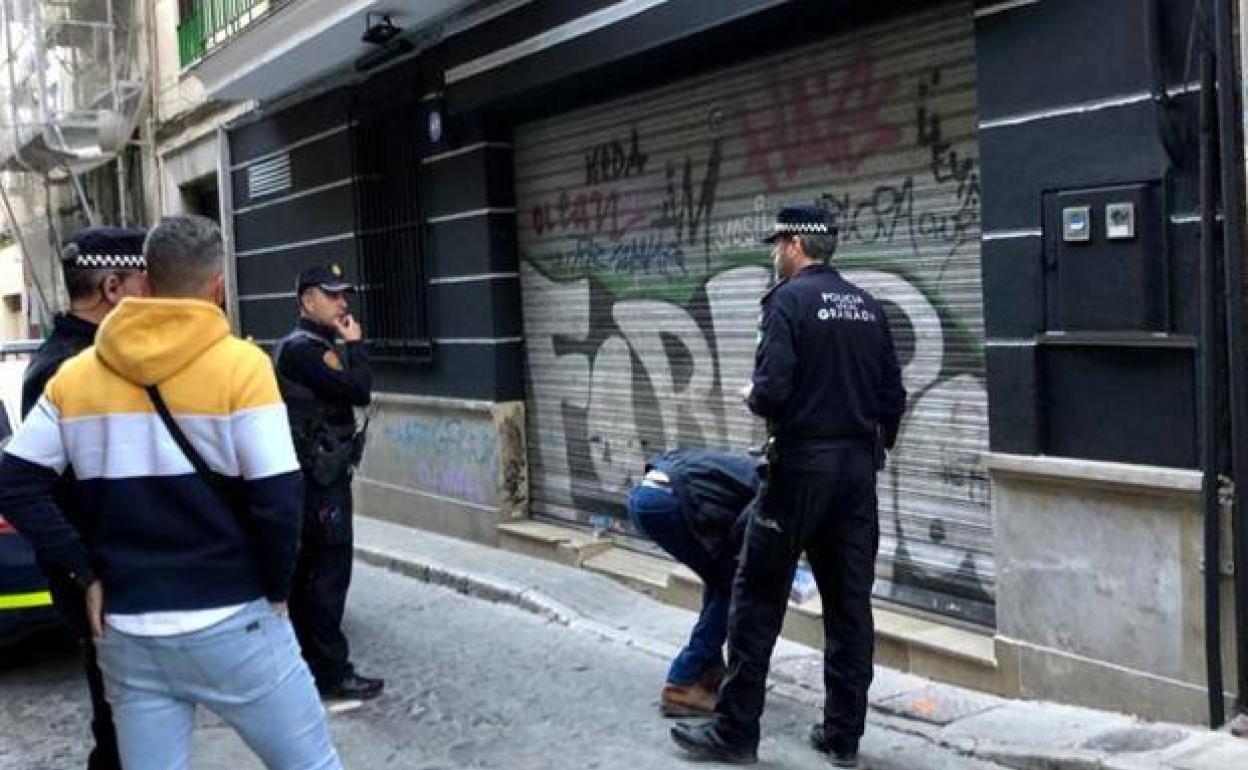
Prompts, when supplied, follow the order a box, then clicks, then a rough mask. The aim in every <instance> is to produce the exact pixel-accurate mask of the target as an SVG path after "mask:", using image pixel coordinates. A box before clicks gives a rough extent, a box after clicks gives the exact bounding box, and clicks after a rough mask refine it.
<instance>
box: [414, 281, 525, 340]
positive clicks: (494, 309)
mask: <svg viewBox="0 0 1248 770" xmlns="http://www.w3.org/2000/svg"><path fill="white" fill-rule="evenodd" d="M429 302H430V307H431V309H432V311H433V318H434V334H435V336H437V337H519V336H520V334H521V333H522V330H521V328H520V279H519V277H518V276H517V277H516V278H507V279H497V280H489V281H472V282H469V283H444V284H433V285H431V286H430V287H429Z"/></svg>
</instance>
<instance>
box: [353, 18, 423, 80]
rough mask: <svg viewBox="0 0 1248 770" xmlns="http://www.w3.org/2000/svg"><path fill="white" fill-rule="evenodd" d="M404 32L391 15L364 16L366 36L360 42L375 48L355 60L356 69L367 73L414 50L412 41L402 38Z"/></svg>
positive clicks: (362, 36)
mask: <svg viewBox="0 0 1248 770" xmlns="http://www.w3.org/2000/svg"><path fill="white" fill-rule="evenodd" d="M402 32H403V28H402V27H400V26H398V25H397V24H395V23H394V22H393V21H392V20H391V19H390V15H389V14H386V13H366V14H364V34H363V35H361V36H360V42H362V43H368V44H369V45H372V46H375V48H373V49H372V50H370V51H369V52H368V53H366V54H364V55H363V56H361V57H360V58H358V59H356V60H355V69H356V70H357V71H359V72H365V71H367V70H371V69H374V68H376V67H380V66H381V65H383V64H385V63H386V62H388V61H390V60H392V59H396V58H398V57H400V56H402V55H403V54H405V53H408V52H409V51H411V50H413V48H414V46H413V45H412V43H411V41H410V40H408V39H406V38H404V37H401V35H400V33H402Z"/></svg>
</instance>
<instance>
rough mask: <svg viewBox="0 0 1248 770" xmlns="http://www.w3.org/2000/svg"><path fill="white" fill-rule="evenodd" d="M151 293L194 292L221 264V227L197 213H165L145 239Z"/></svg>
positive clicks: (180, 293)
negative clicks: (168, 215) (167, 214)
mask: <svg viewBox="0 0 1248 770" xmlns="http://www.w3.org/2000/svg"><path fill="white" fill-rule="evenodd" d="M143 256H144V257H145V258H146V259H147V278H148V281H150V282H151V287H152V293H153V294H155V295H157V296H163V297H188V296H194V295H195V294H196V293H197V292H198V291H200V290H201V289H202V288H203V285H204V282H205V281H206V280H208V278H210V277H211V276H212V274H213V273H214V272H216V271H218V270H220V269H221V268H222V263H223V249H222V245H221V228H219V227H218V226H217V223H216V222H213V221H212V220H211V219H209V218H208V217H202V216H199V215H198V214H190V215H179V216H173V217H165V218H164V219H161V220H160V224H158V225H156V226H155V227H153V228H152V231H151V232H150V233H148V235H147V240H146V241H144V242H143Z"/></svg>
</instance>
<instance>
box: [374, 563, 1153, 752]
mask: <svg viewBox="0 0 1248 770" xmlns="http://www.w3.org/2000/svg"><path fill="white" fill-rule="evenodd" d="M355 555H356V557H357V558H358V559H359V560H360V561H362V562H364V563H366V564H369V565H372V566H374V567H380V568H382V569H385V570H388V571H390V572H394V573H397V574H400V575H404V576H406V577H409V578H413V579H415V580H419V581H421V582H423V583H428V584H431V585H436V586H441V587H444V588H449V589H451V590H453V591H456V592H458V593H461V594H463V595H465V596H470V597H473V598H477V599H483V600H486V601H490V602H494V603H497V604H506V605H510V606H512V607H515V608H517V609H520V610H523V611H525V612H529V613H531V614H534V615H537V616H538V617H541V618H544V619H545V620H547V621H549V622H552V623H557V624H559V625H561V626H564V627H566V628H570V629H573V630H577V631H584V632H587V633H590V634H593V635H594V636H597V637H599V638H601V639H604V640H610V641H613V642H617V643H619V644H622V645H625V646H627V647H632V648H634V649H638V650H642V651H643V652H646V653H648V654H650V655H652V656H654V657H657V658H661V659H664V660H667V659H670V658H671V657H672V656H674V655H675V654H676V652H677V651H678V648H677V647H676V646H674V645H670V644H666V643H663V642H658V641H655V640H651V639H646V638H644V637H640V636H637V635H634V634H631V633H628V632H626V631H621V630H620V629H618V628H614V627H612V626H609V625H607V624H604V623H600V622H598V621H595V620H592V619H590V618H588V617H586V616H584V615H583V614H581V613H580V612H578V611H577V610H575V609H573V608H571V607H569V606H567V605H564V604H562V603H560V602H558V601H556V600H555V599H553V598H552V597H550V596H549V595H547V594H546V593H544V592H543V591H541V590H539V589H536V588H532V587H527V586H523V585H519V584H515V583H510V582H507V581H502V580H493V579H490V578H487V577H483V576H481V575H479V574H474V573H472V572H470V571H466V570H457V569H453V568H448V567H443V566H436V565H432V564H426V563H420V562H417V561H414V560H412V559H410V558H405V557H403V556H401V555H397V554H394V553H392V552H387V551H386V550H385V549H380V548H374V547H370V546H365V545H359V544H357V545H356V546H355ZM768 691H769V692H770V693H772V694H774V695H778V696H780V697H783V698H785V699H786V700H790V701H794V702H796V703H799V704H801V705H804V706H808V707H811V708H822V706H823V692H822V691H821V690H819V691H816V690H815V689H814V688H811V687H807V686H805V685H804V684H802V682H801V681H800V680H798V679H797V678H796V677H786V676H780V677H776V676H772V677H770V678H769V686H768ZM1002 705H1004V704H1002ZM994 708H1000V706H996V707H994ZM868 718H869V719H870V722H871V723H872V724H873V725H875V726H876V727H877V728H880V729H884V730H890V731H895V732H904V733H906V734H909V735H913V736H917V737H920V738H922V739H924V740H926V741H928V742H929V743H931V744H932V746H934V747H938V748H940V749H943V750H946V751H950V752H953V753H956V754H958V755H960V756H963V757H967V758H968V759H975V760H978V761H981V762H988V763H992V764H997V765H1000V766H1002V767H1007V768H1012V769H1013V770H1107V768H1111V767H1112V768H1122V770H1132V769H1133V768H1140V770H1145V769H1146V768H1147V769H1149V770H1157V769H1158V768H1164V767H1166V766H1167V765H1166V764H1165V763H1164V762H1162V761H1159V758H1158V756H1157V754H1156V753H1152V752H1144V753H1139V754H1136V755H1135V756H1134V757H1132V758H1130V759H1128V758H1126V757H1123V756H1122V755H1117V754H1107V753H1105V752H1099V751H1088V750H1086V749H1070V748H1065V749H1054V750H1052V751H1048V752H1046V753H1039V752H1036V751H1035V750H1029V749H1028V748H1025V747H1021V746H1014V745H1010V744H1003V743H1000V742H997V741H990V740H968V739H965V738H962V739H953V740H951V739H948V738H945V737H943V736H942V735H941V732H942V728H941V727H939V726H936V725H933V724H929V723H928V722H925V721H923V720H921V719H915V718H911V717H906V716H903V715H898V714H894V713H889V712H886V711H884V710H881V709H879V708H878V707H877V706H876V705H874V704H870V706H869V713H868ZM1132 759H1135V760H1138V761H1135V762H1133V761H1132Z"/></svg>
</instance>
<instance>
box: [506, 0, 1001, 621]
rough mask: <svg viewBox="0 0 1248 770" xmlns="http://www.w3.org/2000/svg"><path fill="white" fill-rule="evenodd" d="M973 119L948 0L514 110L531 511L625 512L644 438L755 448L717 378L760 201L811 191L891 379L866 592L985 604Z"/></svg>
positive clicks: (987, 553) (722, 378)
mask: <svg viewBox="0 0 1248 770" xmlns="http://www.w3.org/2000/svg"><path fill="white" fill-rule="evenodd" d="M974 130H975V83H974V58H973V36H972V22H971V9H970V6H969V5H968V4H958V5H956V6H954V7H953V8H952V9H949V8H943V9H937V11H934V12H926V13H923V14H920V15H917V16H913V17H909V18H907V19H904V20H898V21H894V22H889V23H885V24H883V25H878V26H876V27H872V28H870V29H869V30H858V31H854V32H852V33H850V34H845V35H843V36H840V37H837V38H835V39H833V40H829V41H826V42H822V43H818V44H815V45H812V46H808V47H805V48H802V49H799V50H795V51H792V52H787V53H785V54H781V55H779V56H774V57H771V58H770V59H765V60H760V61H756V62H750V63H747V64H743V65H740V66H737V67H733V68H731V69H730V70H727V71H722V72H718V73H712V74H709V75H706V76H702V77H698V78H695V79H693V80H691V81H688V82H684V83H677V84H673V85H671V86H667V87H663V88H660V89H657V90H656V91H652V92H648V93H644V94H639V95H636V96H630V97H626V98H624V99H620V100H617V101H615V102H613V103H610V104H605V105H598V106H594V107H590V108H586V109H583V110H580V111H578V112H575V113H572V114H569V115H563V116H558V117H555V118H551V119H546V120H542V121H539V122H537V123H533V124H530V125H527V126H523V127H521V128H520V129H519V130H518V131H517V135H516V153H515V154H516V189H517V212H518V219H519V222H518V228H519V239H520V247H521V255H522V265H521V274H522V282H523V283H522V288H523V297H524V314H525V337H526V348H527V352H528V367H527V371H528V383H527V385H528V400H529V404H530V406H529V410H528V414H529V426H528V431H529V434H528V435H529V437H530V446H531V453H532V454H531V458H530V463H531V474H530V476H531V485H532V510H533V512H534V513H535V515H544V516H553V517H559V518H564V519H571V520H575V521H582V522H584V521H588V520H590V517H595V520H597V518H598V517H600V516H601V515H602V514H610V515H612V516H615V517H616V527H617V528H618V529H620V530H627V529H628V525H627V522H626V521H624V520H623V518H622V513H623V501H624V495H625V493H626V492H627V490H628V488H629V486H630V485H631V484H632V483H634V482H635V481H637V480H638V478H639V476H640V474H641V472H642V468H643V464H644V461H645V459H646V458H647V457H648V456H649V455H651V454H652V453H655V452H658V451H661V450H663V449H666V448H672V447H677V446H715V447H727V448H731V449H737V450H742V451H744V450H745V449H746V448H747V447H749V446H752V445H757V444H758V443H759V441H760V440H761V439H762V438H763V427H762V425H761V424H760V423H759V421H757V420H756V419H754V418H752V417H751V416H750V415H749V414H748V413H747V412H746V410H745V409H744V407H743V406H742V404H741V402H740V400H739V397H738V395H737V391H738V389H739V388H740V386H741V385H743V384H744V383H745V382H746V381H747V380H748V379H749V376H750V372H751V370H752V367H753V356H754V346H755V335H756V318H757V313H758V298H759V296H760V295H761V294H762V292H763V291H764V290H765V289H766V287H767V286H768V285H769V282H770V280H771V269H770V251H769V248H768V247H766V246H765V245H762V244H760V242H759V239H760V237H761V236H762V235H764V234H765V233H767V232H769V231H770V229H771V223H772V221H773V220H772V217H773V215H774V212H775V210H776V208H777V207H779V206H780V205H782V204H784V203H788V202H793V201H796V202H810V201H818V202H820V203H821V204H822V205H824V206H826V207H828V208H829V209H831V210H832V211H834V212H835V213H836V215H837V217H838V220H839V221H840V223H841V245H840V248H839V251H838V255H837V257H836V260H835V264H836V266H837V267H838V268H840V269H841V270H842V272H843V273H844V274H845V275H846V277H847V278H848V279H849V280H850V281H852V282H854V283H856V284H857V285H858V286H860V287H861V288H863V289H865V290H867V291H869V292H871V293H872V294H874V295H875V296H876V297H877V298H878V299H880V300H881V301H882V302H883V303H884V304H885V308H886V310H887V312H888V315H889V320H890V323H891V324H892V327H893V331H894V337H895V338H896V340H897V344H898V349H899V355H900V356H901V358H902V362H903V377H904V381H905V385H906V389H907V391H908V392H909V394H910V395H909V403H908V407H907V412H906V416H905V418H904V422H903V424H902V429H901V434H900V437H899V439H898V445H897V447H896V450H895V451H894V452H893V453H892V455H891V457H890V459H889V463H888V466H887V467H886V469H885V470H884V471H883V472H882V474H881V476H880V483H879V494H880V509H881V528H882V542H881V551H880V565H879V567H880V568H879V570H878V576H879V580H877V589H876V590H877V594H879V595H881V596H887V597H890V598H893V599H896V600H898V601H903V602H906V603H909V604H917V605H920V606H923V607H926V608H928V609H933V610H936V611H939V612H943V613H947V614H951V615H956V616H960V617H964V618H968V619H971V620H975V621H979V622H983V623H991V622H992V618H993V610H992V593H993V582H994V566H993V561H992V530H991V521H990V516H989V506H988V484H987V480H986V477H985V474H984V471H983V469H982V466H981V463H980V455H981V453H982V452H984V451H985V450H986V449H987V425H988V421H987V420H988V418H987V397H986V391H985V386H984V361H983V310H982V294H981V286H980V263H979V234H980V226H979V211H980V205H979V175H978V168H977V162H976V144H975V139H974Z"/></svg>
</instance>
